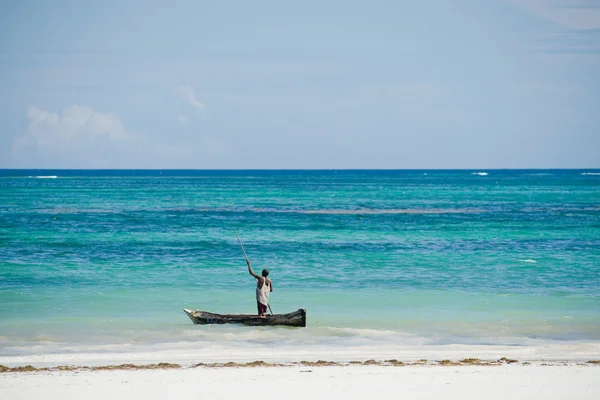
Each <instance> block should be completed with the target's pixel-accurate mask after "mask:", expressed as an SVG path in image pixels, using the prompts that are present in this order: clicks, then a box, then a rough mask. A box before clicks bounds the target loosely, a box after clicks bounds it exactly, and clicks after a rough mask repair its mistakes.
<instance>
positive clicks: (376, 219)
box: [0, 170, 600, 365]
mask: <svg viewBox="0 0 600 400" xmlns="http://www.w3.org/2000/svg"><path fill="white" fill-rule="evenodd" d="M234 230H237V232H238V233H239V235H240V237H241V239H242V241H243V243H244V247H245V250H246V252H247V254H248V256H249V258H250V260H251V262H252V264H253V267H254V269H255V271H256V272H258V273H260V271H261V270H262V269H263V268H268V269H269V270H270V271H271V274H270V277H271V278H272V280H273V286H274V291H273V293H272V294H271V307H272V309H273V312H275V313H286V312H291V311H294V310H297V309H298V308H306V309H307V327H306V328H287V327H260V328H252V327H244V326H231V325H229V326H228V325H225V326H197V325H193V324H192V323H191V321H190V320H189V319H188V317H187V316H186V315H185V314H184V313H183V311H182V309H183V308H190V309H200V310H206V311H211V312H217V313H252V314H253V313H256V300H255V294H254V292H255V287H256V284H255V281H254V279H253V278H252V277H251V276H250V275H249V274H248V271H247V267H246V263H245V259H244V255H243V253H242V251H241V249H240V246H239V244H238V242H237V238H236V236H235V233H234ZM443 349H453V351H458V353H460V354H463V353H465V354H466V353H468V354H466V355H469V354H471V353H474V354H484V355H485V354H488V355H491V356H495V355H496V354H497V355H499V356H502V355H503V354H504V353H502V354H501V352H503V351H504V352H506V351H513V354H517V355H522V356H523V357H530V358H535V357H538V358H539V357H550V358H551V357H555V358H565V359H577V358H586V357H597V356H598V355H599V354H600V350H599V349H600V170H473V171H469V170H441V171H436V170H424V171H421V170H419V171H417V170H408V171H402V170H398V171H396V170H390V171H387V170H356V171H353V170H339V171H337V170H326V171H313V170H307V171H304V170H302V171H288V170H283V171H277V170H272V171H271V170H257V171H252V170H244V171H237V170H231V171H229V170H215V171H211V170H208V171H204V170H122V171H121V170H104V171H103V170H0V364H4V365H10V364H14V365H21V364H23V363H25V362H27V363H37V364H39V365H42V364H44V363H46V364H52V363H55V364H56V363H58V364H60V363H83V364H86V363H88V364H91V363H104V364H106V363H109V362H112V361H114V360H117V359H118V360H133V361H148V360H159V361H169V360H184V359H185V360H187V361H189V362H203V361H206V360H225V361H231V360H237V359H281V360H287V359H312V360H316V359H321V358H324V357H327V358H329V359H353V358H366V357H387V358H398V359H402V358H403V357H404V358H406V357H409V356H414V357H419V358H421V357H422V355H423V354H425V355H427V354H429V355H432V354H433V355H435V354H439V352H440V351H442V350H443ZM481 349H488V350H489V351H488V352H487V353H486V352H484V353H477V351H481ZM470 352H471V353H470ZM515 352H516V353H515ZM458 353H457V354H458ZM409 358H410V357H409Z"/></svg>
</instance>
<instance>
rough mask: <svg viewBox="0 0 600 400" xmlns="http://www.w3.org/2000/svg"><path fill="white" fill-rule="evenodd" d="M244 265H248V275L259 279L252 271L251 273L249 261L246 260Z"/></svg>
mask: <svg viewBox="0 0 600 400" xmlns="http://www.w3.org/2000/svg"><path fill="white" fill-rule="evenodd" d="M246 264H248V272H250V275H252V276H253V277H255V278H256V279H260V276H258V275H256V274H255V273H254V271H252V266H251V265H250V260H246Z"/></svg>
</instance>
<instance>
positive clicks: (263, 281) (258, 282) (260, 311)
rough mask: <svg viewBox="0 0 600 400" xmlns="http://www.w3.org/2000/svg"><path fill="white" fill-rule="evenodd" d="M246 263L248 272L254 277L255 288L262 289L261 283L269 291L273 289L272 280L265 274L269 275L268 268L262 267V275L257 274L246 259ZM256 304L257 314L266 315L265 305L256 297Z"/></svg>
mask: <svg viewBox="0 0 600 400" xmlns="http://www.w3.org/2000/svg"><path fill="white" fill-rule="evenodd" d="M246 264H248V272H249V273H250V275H252V276H253V277H254V278H256V289H257V290H260V289H262V287H263V285H265V284H266V285H267V286H268V287H269V292H272V291H273V282H272V281H271V280H270V279H269V278H267V276H268V275H269V270H267V269H263V271H262V276H260V275H257V274H256V273H255V272H254V271H253V270H252V266H251V265H250V261H249V260H246ZM256 303H257V306H258V315H259V316H261V317H266V315H267V306H266V305H264V304H261V303H260V302H259V301H258V299H257V301H256Z"/></svg>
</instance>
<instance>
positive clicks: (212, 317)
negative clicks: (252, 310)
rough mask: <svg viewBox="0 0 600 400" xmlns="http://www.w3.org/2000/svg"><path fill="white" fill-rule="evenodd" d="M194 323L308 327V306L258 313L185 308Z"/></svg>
mask: <svg viewBox="0 0 600 400" xmlns="http://www.w3.org/2000/svg"><path fill="white" fill-rule="evenodd" d="M183 311H184V312H185V313H186V314H187V316H188V317H190V319H191V320H192V322H193V323H194V324H201V325H205V324H244V325H250V326H272V325H286V326H301V327H306V308H301V309H299V310H298V311H294V312H291V313H287V314H274V315H267V316H266V317H265V318H261V317H259V316H258V315H248V314H215V313H211V312H208V311H200V310H188V309H185V308H184V309H183Z"/></svg>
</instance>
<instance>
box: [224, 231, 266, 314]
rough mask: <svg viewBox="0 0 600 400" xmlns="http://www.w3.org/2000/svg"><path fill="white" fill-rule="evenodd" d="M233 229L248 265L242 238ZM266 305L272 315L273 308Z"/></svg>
mask: <svg viewBox="0 0 600 400" xmlns="http://www.w3.org/2000/svg"><path fill="white" fill-rule="evenodd" d="M233 231H234V232H235V236H237V239H238V242H239V243H240V247H241V248H242V252H243V253H244V257H246V262H247V263H248V266H250V259H249V258H248V255H246V250H244V245H243V244H242V239H240V235H238V233H237V231H236V230H235V229H234V230H233ZM267 307H269V311H270V312H271V315H273V310H271V305H270V304H269V303H267Z"/></svg>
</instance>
